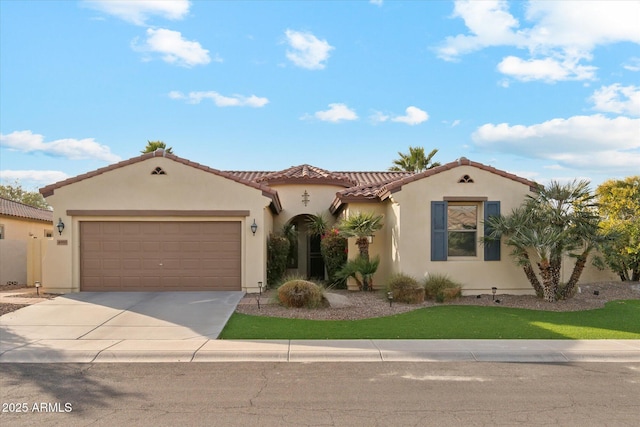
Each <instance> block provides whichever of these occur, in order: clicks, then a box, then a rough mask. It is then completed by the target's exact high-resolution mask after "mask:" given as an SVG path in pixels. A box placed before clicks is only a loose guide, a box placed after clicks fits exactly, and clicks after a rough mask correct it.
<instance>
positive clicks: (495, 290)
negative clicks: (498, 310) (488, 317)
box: [491, 286, 498, 300]
mask: <svg viewBox="0 0 640 427" xmlns="http://www.w3.org/2000/svg"><path fill="white" fill-rule="evenodd" d="M496 292H498V288H496V287H495V286H494V287H493V288H491V293H492V294H493V298H492V299H493V300H495V299H496Z"/></svg>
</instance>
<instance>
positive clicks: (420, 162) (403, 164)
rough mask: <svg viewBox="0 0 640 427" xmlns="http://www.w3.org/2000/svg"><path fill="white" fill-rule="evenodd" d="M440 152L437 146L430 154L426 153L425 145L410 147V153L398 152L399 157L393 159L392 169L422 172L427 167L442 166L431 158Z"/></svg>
mask: <svg viewBox="0 0 640 427" xmlns="http://www.w3.org/2000/svg"><path fill="white" fill-rule="evenodd" d="M437 152H438V149H437V148H434V149H433V150H431V152H430V153H429V155H425V154H424V147H409V153H407V154H404V153H401V152H398V155H399V156H400V158H399V159H396V160H394V161H393V164H394V166H391V167H390V168H389V170H390V171H407V172H422V171H424V170H427V169H431V168H435V167H437V166H440V163H439V162H432V161H431V159H432V158H433V156H435V155H436V153H437Z"/></svg>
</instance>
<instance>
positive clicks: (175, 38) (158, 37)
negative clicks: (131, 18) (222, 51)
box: [131, 28, 222, 67]
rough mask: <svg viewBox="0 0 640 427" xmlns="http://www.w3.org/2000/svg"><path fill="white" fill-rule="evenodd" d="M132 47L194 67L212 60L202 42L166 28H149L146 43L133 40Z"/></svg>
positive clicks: (165, 59) (171, 61) (174, 62)
mask: <svg viewBox="0 0 640 427" xmlns="http://www.w3.org/2000/svg"><path fill="white" fill-rule="evenodd" d="M131 47H132V48H133V49H134V50H136V51H138V52H144V53H159V54H160V55H161V56H162V60H163V61H165V62H168V63H169V64H176V65H180V66H183V67H193V66H194V65H204V64H208V63H209V62H211V58H210V57H209V51H208V50H207V49H204V48H203V47H202V46H201V45H200V43H198V42H196V41H189V40H185V39H184V38H183V37H182V34H181V33H180V32H179V31H172V30H167V29H164V28H158V29H153V28H149V29H147V40H146V41H145V43H144V44H143V45H138V43H137V39H136V40H134V41H133V42H132V44H131ZM216 61H217V62H222V59H221V58H218V57H216Z"/></svg>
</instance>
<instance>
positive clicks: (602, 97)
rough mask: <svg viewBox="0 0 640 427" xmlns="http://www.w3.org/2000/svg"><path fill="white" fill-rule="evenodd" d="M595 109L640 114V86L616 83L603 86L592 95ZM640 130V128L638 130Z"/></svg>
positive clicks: (633, 114)
mask: <svg viewBox="0 0 640 427" xmlns="http://www.w3.org/2000/svg"><path fill="white" fill-rule="evenodd" d="M591 101H592V102H593V103H594V107H593V108H594V110H597V111H604V112H607V113H617V114H628V115H631V116H640V87H638V86H622V85H620V84H619V83H615V84H612V85H609V86H602V87H601V88H600V89H598V90H596V91H595V92H594V93H593V96H592V97H591ZM638 132H640V129H639V130H638Z"/></svg>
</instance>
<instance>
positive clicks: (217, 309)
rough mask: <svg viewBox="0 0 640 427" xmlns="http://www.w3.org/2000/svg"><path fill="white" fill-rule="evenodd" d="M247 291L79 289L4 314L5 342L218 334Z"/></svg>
mask: <svg viewBox="0 0 640 427" xmlns="http://www.w3.org/2000/svg"><path fill="white" fill-rule="evenodd" d="M242 296H243V292H80V293H75V294H67V295H62V296H60V297H57V298H55V299H52V300H49V301H44V302H41V303H38V304H34V305H32V306H29V307H25V308H23V309H21V310H18V311H15V312H13V313H9V314H6V315H4V316H2V317H1V318H0V332H1V333H2V344H3V345H10V344H11V343H14V344H16V343H18V342H22V343H25V342H32V341H34V340H202V339H216V338H217V337H218V335H219V334H220V332H221V331H222V328H224V325H225V324H226V322H227V321H228V320H229V317H230V316H231V314H232V313H233V311H234V310H235V308H236V306H237V304H238V302H239V301H240V300H241V299H242Z"/></svg>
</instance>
